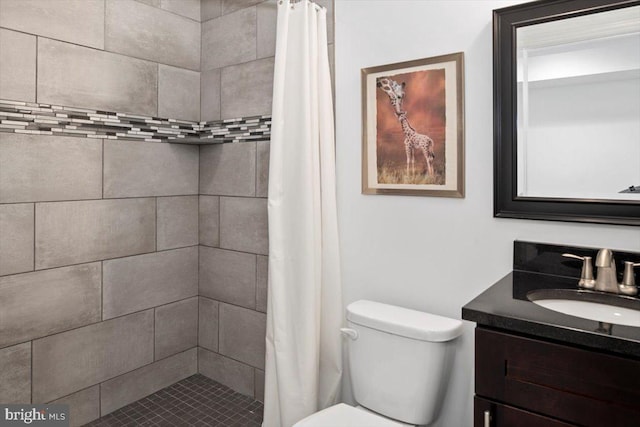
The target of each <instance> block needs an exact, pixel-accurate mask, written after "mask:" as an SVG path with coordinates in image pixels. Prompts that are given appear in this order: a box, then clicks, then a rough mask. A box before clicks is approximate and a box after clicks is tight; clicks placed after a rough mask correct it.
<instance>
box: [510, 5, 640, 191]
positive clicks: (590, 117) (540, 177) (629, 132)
mask: <svg viewBox="0 0 640 427" xmlns="http://www.w3.org/2000/svg"><path fill="white" fill-rule="evenodd" d="M516 54H517V68H516V69H517V168H516V170H517V195H518V197H522V198H562V199H601V200H625V201H630V202H632V203H633V202H634V201H637V202H638V203H640V6H633V7H626V8H622V9H617V10H611V11H606V12H602V13H597V14H590V15H582V16H578V17H573V18H569V19H562V20H556V21H550V22H544V23H538V24H534V25H528V26H521V27H518V28H517V30H516ZM631 186H637V187H639V188H638V191H629V190H628V189H629V187H631ZM625 189H626V190H627V191H625V192H621V191H622V190H625Z"/></svg>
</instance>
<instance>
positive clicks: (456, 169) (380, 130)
mask: <svg viewBox="0 0 640 427" xmlns="http://www.w3.org/2000/svg"><path fill="white" fill-rule="evenodd" d="M463 86H464V57H463V54H462V52H459V53H454V54H451V55H443V56H436V57H433V58H426V59H419V60H416V61H409V62H401V63H397V64H389V65H382V66H378V67H370V68H364V69H362V110H363V111H362V115H363V144H362V192H363V193H364V194H403V195H413V196H437V197H464V87H463Z"/></svg>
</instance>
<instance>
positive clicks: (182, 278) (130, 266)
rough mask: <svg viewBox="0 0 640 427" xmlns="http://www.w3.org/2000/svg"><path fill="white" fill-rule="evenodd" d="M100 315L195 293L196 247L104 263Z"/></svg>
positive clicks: (120, 312)
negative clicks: (101, 312) (101, 310)
mask: <svg viewBox="0 0 640 427" xmlns="http://www.w3.org/2000/svg"><path fill="white" fill-rule="evenodd" d="M103 267H104V274H103V278H102V282H103V303H102V305H103V318H104V319H110V318H112V317H116V316H121V315H123V314H127V313H132V312H134V311H138V310H143V309H145V308H150V307H156V306H158V305H162V304H167V303H170V302H173V301H178V300H181V299H185V298H189V297H192V296H195V295H197V294H198V247H197V246H193V247H190V248H183V249H175V250H171V251H164V252H156V253H152V254H146V255H139V256H134V257H128V258H120V259H114V260H109V261H104V262H103Z"/></svg>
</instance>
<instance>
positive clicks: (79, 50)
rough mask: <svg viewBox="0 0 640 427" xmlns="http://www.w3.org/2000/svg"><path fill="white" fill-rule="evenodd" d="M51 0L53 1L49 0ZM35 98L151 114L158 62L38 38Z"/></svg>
mask: <svg viewBox="0 0 640 427" xmlns="http://www.w3.org/2000/svg"><path fill="white" fill-rule="evenodd" d="M52 3H55V2H52ZM37 86H38V102H43V103H47V104H56V105H66V106H73V107H84V108H93V109H99V110H107V111H118V112H123V113H137V114H145V115H151V116H155V115H156V113H157V111H158V105H157V98H158V96H157V93H158V65H157V64H154V63H152V62H148V61H142V60H140V59H135V58H129V57H124V56H122V55H116V54H113V53H109V52H103V51H99V50H95V49H89V48H85V47H81V46H76V45H71V44H68V43H61V42H58V41H55V40H49V39H42V38H41V39H40V40H39V41H38V85H37Z"/></svg>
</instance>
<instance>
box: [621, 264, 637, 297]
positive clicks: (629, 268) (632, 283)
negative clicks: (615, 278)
mask: <svg viewBox="0 0 640 427" xmlns="http://www.w3.org/2000/svg"><path fill="white" fill-rule="evenodd" d="M638 266H640V262H637V263H634V262H631V261H625V263H624V275H623V276H622V283H620V285H619V286H618V288H619V289H620V292H621V293H623V294H625V295H636V294H637V293H638V288H637V287H636V278H635V275H634V271H633V268H634V267H638Z"/></svg>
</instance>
